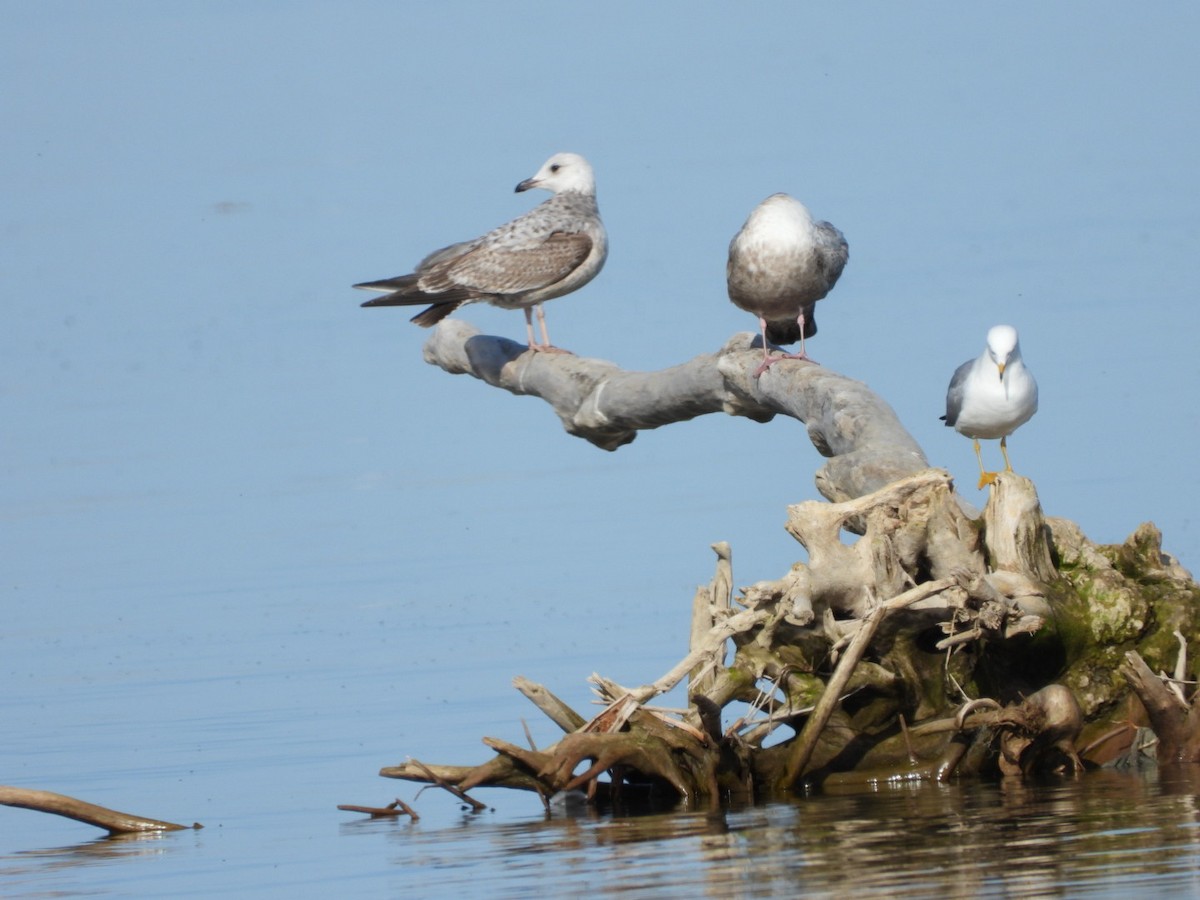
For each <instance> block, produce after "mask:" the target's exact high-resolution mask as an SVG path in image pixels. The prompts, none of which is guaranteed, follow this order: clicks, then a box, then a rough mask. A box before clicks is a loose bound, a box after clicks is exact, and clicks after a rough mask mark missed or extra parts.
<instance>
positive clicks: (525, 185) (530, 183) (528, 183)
mask: <svg viewBox="0 0 1200 900" xmlns="http://www.w3.org/2000/svg"><path fill="white" fill-rule="evenodd" d="M535 187H537V181H536V180H535V179H533V178H526V179H525V180H524V181H522V182H521V183H520V184H518V185H517V191H516V192H517V193H518V194H519V193H521V191H527V190H529V189H530V188H535Z"/></svg>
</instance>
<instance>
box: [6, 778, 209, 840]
mask: <svg viewBox="0 0 1200 900" xmlns="http://www.w3.org/2000/svg"><path fill="white" fill-rule="evenodd" d="M0 804H3V805H4V806H19V807H21V808H22V809H33V810H37V811H38V812H45V813H53V814H54V815H56V816H65V817H67V818H68V819H75V820H76V821H77V822H84V823H86V824H88V825H95V826H96V827H97V828H103V829H104V830H105V831H107V832H108V833H109V834H138V833H144V832H154V831H182V830H183V829H185V828H202V827H203V826H202V825H200V824H198V823H197V824H194V825H176V824H175V823H174V822H162V821H160V820H158V819H147V818H145V817H144V816H135V815H133V814H132V813H123V812H117V811H116V810H115V809H108V808H107V807H104V806H97V805H96V804H94V803H86V802H84V801H83V800H76V799H75V798H74V797H68V796H66V795H65V794H55V793H52V792H51V791H35V790H31V789H29V788H19V787H9V786H7V785H0Z"/></svg>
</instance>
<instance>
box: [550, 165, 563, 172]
mask: <svg viewBox="0 0 1200 900" xmlns="http://www.w3.org/2000/svg"><path fill="white" fill-rule="evenodd" d="M561 168H562V166H560V165H559V164H558V163H555V164H554V165H552V166H551V167H550V171H551V172H557V171H558V170H559V169H561Z"/></svg>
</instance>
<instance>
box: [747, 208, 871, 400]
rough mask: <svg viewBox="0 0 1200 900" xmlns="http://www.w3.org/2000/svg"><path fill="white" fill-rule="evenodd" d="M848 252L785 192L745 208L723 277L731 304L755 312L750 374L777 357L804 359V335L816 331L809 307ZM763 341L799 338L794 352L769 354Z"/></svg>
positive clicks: (833, 281) (835, 275)
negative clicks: (758, 344)
mask: <svg viewBox="0 0 1200 900" xmlns="http://www.w3.org/2000/svg"><path fill="white" fill-rule="evenodd" d="M849 255H850V248H849V245H848V244H847V243H846V238H845V237H844V236H843V235H842V233H841V232H840V231H838V230H837V229H836V228H834V227H833V226H832V225H830V224H829V223H828V222H813V218H812V215H810V214H809V211H808V209H807V207H805V205H804V204H803V203H801V202H800V201H799V200H797V199H795V198H794V197H790V196H788V195H787V194H772V195H771V196H770V197H768V198H767V199H766V200H764V201H763V202H762V203H760V204H758V206H756V207H755V208H754V210H753V212H751V213H750V218H748V219H746V224H745V225H743V226H742V230H741V231H739V232H738V233H737V234H736V235H735V236H734V238H733V240H732V241H731V242H730V244H729V263H728V265H727V266H726V269H725V280H726V286H727V288H728V290H729V299H730V300H732V301H733V304H734V306H737V307H738V308H739V309H744V310H746V312H749V313H754V315H756V316H758V325H759V328H760V329H761V330H762V336H763V361H762V364H761V365H760V366H759V367H758V368H757V369H756V370H755V372H754V377H755V378H758V377H759V376H760V375H762V373H763V372H765V371H766V370H767V369H768V368H769V367H770V366H772V365H774V364H775V363H777V362H778V361H779V360H781V359H808V356H807V354H805V352H804V339H805V338H807V337H812V336H813V335H814V334H816V333H817V322H816V319H815V318H813V307H814V306H815V305H816V302H817V301H818V300H820V299H821V298H822V297H824V296H825V295H826V294H828V293H829V292H830V291H831V290H833V286H834V285H835V284H837V280H838V278H839V276H841V274H842V269H843V268H845V266H846V260H847V258H848V257H849ZM768 341H771V342H772V343H775V344H794V343H795V342H796V341H799V342H800V352H799V353H785V354H783V355H782V356H776V357H774V358H771V356H770V354H769V353H768V351H767V342H768Z"/></svg>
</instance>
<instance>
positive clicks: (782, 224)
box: [746, 194, 812, 232]
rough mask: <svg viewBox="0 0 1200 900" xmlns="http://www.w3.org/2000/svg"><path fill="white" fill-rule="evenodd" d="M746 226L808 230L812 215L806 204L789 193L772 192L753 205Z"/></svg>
mask: <svg viewBox="0 0 1200 900" xmlns="http://www.w3.org/2000/svg"><path fill="white" fill-rule="evenodd" d="M746 227H747V228H748V229H750V230H753V231H758V230H763V231H767V230H770V231H780V232H794V231H798V230H803V231H808V230H809V229H810V228H812V215H811V214H810V213H809V211H808V207H807V206H805V205H804V204H803V203H801V202H800V201H799V200H797V199H796V198H795V197H793V196H791V195H790V194H772V195H771V196H770V197H768V198H767V199H766V200H764V201H763V202H762V203H760V204H758V206H756V207H754V210H753V212H751V213H750V218H749V219H747V220H746Z"/></svg>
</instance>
